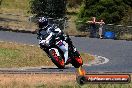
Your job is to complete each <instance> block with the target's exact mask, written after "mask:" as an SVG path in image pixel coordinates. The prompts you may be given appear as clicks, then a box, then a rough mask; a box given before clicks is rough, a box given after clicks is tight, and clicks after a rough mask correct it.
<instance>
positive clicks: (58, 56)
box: [37, 30, 83, 69]
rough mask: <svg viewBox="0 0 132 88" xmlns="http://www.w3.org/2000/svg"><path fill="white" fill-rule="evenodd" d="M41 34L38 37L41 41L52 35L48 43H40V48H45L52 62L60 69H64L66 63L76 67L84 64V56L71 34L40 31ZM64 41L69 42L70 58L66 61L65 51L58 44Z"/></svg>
mask: <svg viewBox="0 0 132 88" xmlns="http://www.w3.org/2000/svg"><path fill="white" fill-rule="evenodd" d="M40 32H41V34H40V35H39V36H38V37H37V38H38V39H39V40H40V41H41V40H45V39H46V38H47V37H51V38H49V39H50V42H49V43H48V44H45V45H42V44H39V45H40V48H41V49H43V50H44V51H45V52H46V53H47V55H48V57H49V58H51V60H52V62H53V63H54V64H55V65H56V66H57V67H58V68H60V69H64V68H65V65H68V64H72V65H73V66H74V67H75V68H79V67H80V66H82V65H83V61H82V58H81V56H80V54H79V52H78V51H77V49H76V48H75V47H74V45H73V43H72V41H71V39H70V37H69V35H65V34H61V35H59V36H53V35H49V34H48V33H46V32H43V30H42V31H40ZM63 41H65V42H66V43H68V60H67V62H66V63H65V61H64V60H65V59H64V53H63V51H62V50H61V49H60V48H59V47H58V46H57V45H56V44H59V45H61V44H63Z"/></svg>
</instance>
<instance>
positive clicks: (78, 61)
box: [71, 51, 83, 68]
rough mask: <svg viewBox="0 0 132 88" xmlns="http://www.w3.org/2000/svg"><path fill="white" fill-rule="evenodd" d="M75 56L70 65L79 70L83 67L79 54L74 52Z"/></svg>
mask: <svg viewBox="0 0 132 88" xmlns="http://www.w3.org/2000/svg"><path fill="white" fill-rule="evenodd" d="M75 53H76V56H74V58H73V59H72V62H71V64H72V65H73V66H74V67H75V68H79V67H80V66H82V65H83V60H82V58H81V56H80V54H79V52H77V51H76V52H75Z"/></svg>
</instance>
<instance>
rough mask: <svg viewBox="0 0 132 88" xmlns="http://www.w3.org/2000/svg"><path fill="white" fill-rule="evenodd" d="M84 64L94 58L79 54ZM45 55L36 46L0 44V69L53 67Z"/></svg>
mask: <svg viewBox="0 0 132 88" xmlns="http://www.w3.org/2000/svg"><path fill="white" fill-rule="evenodd" d="M81 56H82V58H83V61H84V63H87V62H89V61H91V60H94V56H92V55H89V54H87V53H81ZM53 65H54V64H53V63H52V62H51V60H50V58H48V57H47V55H46V53H45V52H44V51H42V50H41V49H40V48H39V47H37V46H29V45H23V44H17V43H8V42H0V68H4V67H25V66H29V67H32V66H34V67H35V66H53Z"/></svg>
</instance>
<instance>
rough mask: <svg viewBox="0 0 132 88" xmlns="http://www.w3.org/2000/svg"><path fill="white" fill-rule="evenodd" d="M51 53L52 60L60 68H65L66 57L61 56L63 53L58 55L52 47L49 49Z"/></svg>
mask: <svg viewBox="0 0 132 88" xmlns="http://www.w3.org/2000/svg"><path fill="white" fill-rule="evenodd" d="M49 55H50V57H51V60H52V62H53V63H54V64H55V65H56V66H57V67H58V68H60V69H64V68H65V63H64V59H63V58H62V57H61V55H59V56H58V55H57V52H56V51H55V49H51V50H50V51H49Z"/></svg>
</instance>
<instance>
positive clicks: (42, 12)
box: [30, 0, 66, 18]
mask: <svg viewBox="0 0 132 88" xmlns="http://www.w3.org/2000/svg"><path fill="white" fill-rule="evenodd" d="M30 3H31V7H30V8H31V13H32V14H35V15H36V16H37V17H38V16H46V17H50V18H63V17H64V16H65V13H66V0H31V1H30Z"/></svg>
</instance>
